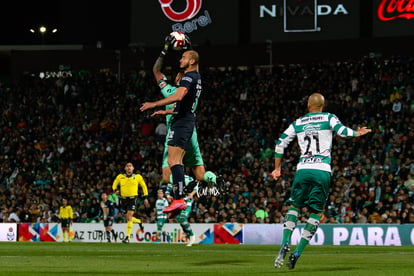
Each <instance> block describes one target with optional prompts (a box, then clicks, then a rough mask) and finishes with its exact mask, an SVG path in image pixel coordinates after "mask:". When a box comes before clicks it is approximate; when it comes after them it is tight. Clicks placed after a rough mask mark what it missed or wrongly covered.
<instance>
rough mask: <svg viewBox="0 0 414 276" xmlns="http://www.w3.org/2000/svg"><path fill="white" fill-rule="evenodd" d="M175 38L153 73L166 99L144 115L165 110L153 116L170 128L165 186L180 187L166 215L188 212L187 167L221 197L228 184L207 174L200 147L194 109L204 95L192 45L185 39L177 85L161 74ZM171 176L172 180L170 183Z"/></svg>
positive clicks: (167, 43)
mask: <svg viewBox="0 0 414 276" xmlns="http://www.w3.org/2000/svg"><path fill="white" fill-rule="evenodd" d="M174 39H175V38H174V36H172V35H168V36H167V37H166V39H165V42H164V47H163V49H162V51H161V53H160V56H159V57H158V58H157V60H156V61H155V64H154V66H153V73H154V76H155V80H156V81H157V84H158V86H159V87H160V89H161V93H162V95H163V96H164V98H165V99H163V100H160V101H157V102H153V103H144V104H143V106H142V107H141V111H144V110H146V109H149V108H154V107H157V106H164V105H165V109H164V110H158V111H156V112H154V113H153V114H152V115H151V116H156V115H165V116H166V124H167V129H168V132H167V136H166V137H167V139H166V141H165V147H164V155H163V163H162V176H163V177H162V182H163V183H165V184H167V183H170V182H172V183H173V185H174V186H177V193H176V194H175V195H174V198H175V199H178V200H179V201H177V200H175V201H173V202H172V203H171V205H170V206H169V207H168V208H166V209H165V210H164V211H165V212H171V211H173V210H175V209H177V208H178V209H185V208H186V204H185V203H184V201H183V197H184V195H185V193H184V192H183V187H184V185H183V183H184V182H183V179H184V165H186V166H188V167H191V168H192V170H193V173H194V175H195V177H196V179H197V180H198V181H205V182H207V183H213V184H214V185H217V186H218V187H219V191H220V192H221V193H225V190H226V188H225V184H224V180H223V178H222V177H220V176H219V177H217V176H216V175H215V174H214V173H213V172H211V171H206V170H205V166H204V162H203V158H202V155H201V151H200V148H199V144H198V138H197V131H196V127H195V109H196V107H197V104H198V99H199V96H200V94H201V76H200V74H199V73H198V60H199V56H198V53H197V52H196V51H194V50H191V42H190V39H189V38H188V36H187V35H186V41H185V45H184V46H183V50H184V53H183V55H182V57H181V59H180V70H181V71H180V72H179V73H178V74H177V76H176V78H175V80H174V83H173V84H170V83H168V81H167V78H166V76H165V75H164V74H163V73H162V72H161V70H162V67H163V62H164V57H165V56H166V54H167V53H168V51H169V49H170V48H171V45H172V44H173V43H174V42H175V41H174ZM171 174H172V179H171Z"/></svg>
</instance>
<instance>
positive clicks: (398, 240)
mask: <svg viewBox="0 0 414 276" xmlns="http://www.w3.org/2000/svg"><path fill="white" fill-rule="evenodd" d="M303 227H304V225H298V227H296V229H295V230H294V231H293V234H292V244H293V245H297V244H298V243H299V240H300V237H301V234H302V231H303ZM243 230H244V233H243V235H244V241H243V242H244V243H245V244H280V243H281V241H282V234H283V233H282V231H283V228H282V225H281V224H279V225H276V224H245V225H244V227H243ZM310 244H312V245H370V246H371V245H372V246H374V245H375V246H401V245H414V225H412V224H406V225H395V224H374V225H372V224H321V225H320V226H319V228H318V230H317V232H316V234H315V236H314V237H313V239H312V240H311V241H310Z"/></svg>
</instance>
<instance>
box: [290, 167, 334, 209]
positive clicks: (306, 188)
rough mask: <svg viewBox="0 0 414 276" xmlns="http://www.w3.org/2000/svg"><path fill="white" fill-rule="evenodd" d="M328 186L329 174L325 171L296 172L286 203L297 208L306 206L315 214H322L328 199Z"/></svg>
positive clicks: (329, 181) (306, 170) (307, 170)
mask: <svg viewBox="0 0 414 276" xmlns="http://www.w3.org/2000/svg"><path fill="white" fill-rule="evenodd" d="M330 184H331V174H330V173H329V172H327V171H321V170H310V169H303V170H298V171H296V174H295V178H294V180H293V185H292V192H291V194H290V198H289V200H288V201H287V203H290V204H292V205H293V206H295V207H297V208H303V207H305V206H307V207H310V208H312V209H313V210H315V211H317V212H322V211H323V209H324V208H325V204H326V201H327V199H328V194H329V186H330Z"/></svg>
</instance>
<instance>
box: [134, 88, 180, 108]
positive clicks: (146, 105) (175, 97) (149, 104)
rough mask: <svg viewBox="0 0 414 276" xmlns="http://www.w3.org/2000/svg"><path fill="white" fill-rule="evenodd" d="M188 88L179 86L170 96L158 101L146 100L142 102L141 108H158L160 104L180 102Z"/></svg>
mask: <svg viewBox="0 0 414 276" xmlns="http://www.w3.org/2000/svg"><path fill="white" fill-rule="evenodd" d="M187 92H188V89H187V88H185V87H178V88H177V90H176V92H175V94H172V95H171V96H168V97H167V98H164V99H161V100H158V101H156V102H145V103H143V104H142V106H141V108H140V110H141V111H145V110H148V109H152V108H156V107H158V106H165V105H167V104H172V103H175V102H179V101H181V100H182V99H183V97H184V96H185V95H186V94H187Z"/></svg>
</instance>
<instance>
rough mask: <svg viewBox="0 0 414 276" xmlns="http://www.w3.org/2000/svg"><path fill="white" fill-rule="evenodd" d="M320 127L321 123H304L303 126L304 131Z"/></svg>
mask: <svg viewBox="0 0 414 276" xmlns="http://www.w3.org/2000/svg"><path fill="white" fill-rule="evenodd" d="M320 129H321V125H320V124H316V125H306V126H304V127H303V130H304V131H315V130H320Z"/></svg>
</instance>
